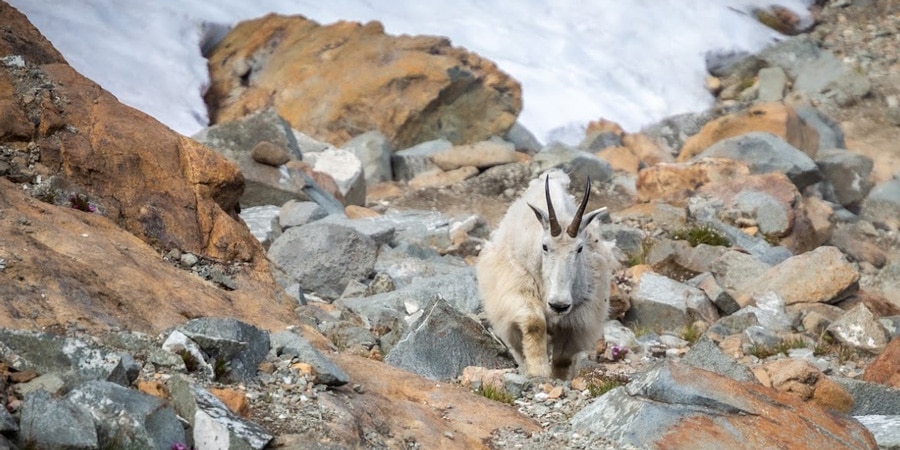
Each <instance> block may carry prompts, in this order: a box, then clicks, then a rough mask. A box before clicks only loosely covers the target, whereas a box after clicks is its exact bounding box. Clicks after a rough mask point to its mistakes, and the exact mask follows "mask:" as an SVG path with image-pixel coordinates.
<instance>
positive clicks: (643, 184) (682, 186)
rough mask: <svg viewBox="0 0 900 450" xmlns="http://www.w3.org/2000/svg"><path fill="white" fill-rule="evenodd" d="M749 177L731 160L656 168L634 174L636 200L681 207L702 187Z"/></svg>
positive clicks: (742, 168)
mask: <svg viewBox="0 0 900 450" xmlns="http://www.w3.org/2000/svg"><path fill="white" fill-rule="evenodd" d="M749 173H750V169H749V168H747V165H746V164H744V163H742V162H740V161H735V160H732V159H719V158H704V159H701V160H700V161H695V162H690V163H672V164H657V165H655V166H652V167H648V168H646V169H643V170H641V171H640V172H638V179H637V199H638V201H640V202H650V201H663V202H667V203H672V204H678V205H682V204H684V203H685V201H686V200H687V199H688V198H689V197H690V196H691V195H693V194H694V193H695V192H696V190H697V189H700V188H701V187H702V186H704V185H707V184H711V183H717V182H725V181H727V180H733V179H735V178H740V177H745V176H746V175H748V174H749Z"/></svg>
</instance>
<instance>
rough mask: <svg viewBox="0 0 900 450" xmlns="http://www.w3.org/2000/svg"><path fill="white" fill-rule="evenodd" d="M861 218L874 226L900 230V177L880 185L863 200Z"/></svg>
mask: <svg viewBox="0 0 900 450" xmlns="http://www.w3.org/2000/svg"><path fill="white" fill-rule="evenodd" d="M860 217H862V218H863V219H865V220H868V221H869V222H872V223H874V224H879V225H882V226H886V227H890V228H891V229H893V230H897V229H900V177H897V176H896V175H895V176H894V178H891V179H890V180H887V181H884V182H882V183H879V184H878V185H877V186H875V187H874V188H873V189H872V190H871V191H870V192H869V195H868V196H867V197H866V199H865V200H863V203H862V208H861V209H860Z"/></svg>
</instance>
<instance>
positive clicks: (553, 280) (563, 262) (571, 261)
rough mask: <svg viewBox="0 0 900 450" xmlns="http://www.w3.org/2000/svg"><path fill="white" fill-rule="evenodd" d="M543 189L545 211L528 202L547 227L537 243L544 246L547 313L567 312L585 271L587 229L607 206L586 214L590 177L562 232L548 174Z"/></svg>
mask: <svg viewBox="0 0 900 450" xmlns="http://www.w3.org/2000/svg"><path fill="white" fill-rule="evenodd" d="M544 193H545V196H546V198H547V213H546V214H545V213H544V211H542V210H541V209H538V208H536V207H535V206H533V205H531V204H529V205H528V206H529V207H531V210H532V211H534V215H535V216H536V217H537V219H538V220H539V221H540V222H541V225H543V227H544V233H543V236H542V237H541V241H540V242H537V243H536V244H537V245H540V246H541V274H542V276H543V285H544V290H543V295H544V301H545V305H544V307H545V309H546V310H547V312H548V313H552V314H557V315H565V314H566V313H568V312H569V311H571V310H572V306H573V303H577V302H578V301H579V299H576V298H575V296H573V287H574V286H575V283H576V281H577V279H578V277H580V276H581V277H583V276H585V272H586V268H585V264H586V259H585V256H586V255H585V254H584V253H585V252H584V250H585V247H586V244H587V242H586V237H585V229H587V226H588V225H590V223H591V221H593V220H594V218H596V217H597V216H599V215H601V214H604V213H606V208H605V207H604V208H600V209H597V210H594V211H591V212H589V213H587V214H585V212H584V209H585V207H586V206H587V203H588V198H589V197H590V194H591V180H590V179H588V180H587V183H586V185H585V190H584V197H582V199H581V204H580V205H579V206H578V210H577V211H576V212H575V215H574V216H573V217H572V222H571V223H569V225H568V226H567V227H566V229H565V232H563V230H562V227H561V226H560V224H559V220H558V219H557V218H556V212H555V211H554V209H553V202H552V201H551V200H550V179H549V177H548V178H547V179H546V181H545V182H544Z"/></svg>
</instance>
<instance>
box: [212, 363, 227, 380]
mask: <svg viewBox="0 0 900 450" xmlns="http://www.w3.org/2000/svg"><path fill="white" fill-rule="evenodd" d="M229 373H231V364H230V363H229V362H228V361H227V360H226V359H225V358H216V359H214V360H213V379H215V380H221V379H223V378H225V377H226V376H228V374H229Z"/></svg>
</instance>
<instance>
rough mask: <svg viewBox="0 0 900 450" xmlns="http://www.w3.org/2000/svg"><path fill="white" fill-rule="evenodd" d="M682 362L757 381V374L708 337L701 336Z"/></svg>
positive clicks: (743, 379) (727, 375)
mask: <svg viewBox="0 0 900 450" xmlns="http://www.w3.org/2000/svg"><path fill="white" fill-rule="evenodd" d="M681 362H683V363H684V364H687V365H689V366H694V367H696V368H698V369H704V370H708V371H710V372H715V373H717V374H719V375H724V376H726V377H728V378H732V379H735V380H738V381H747V382H755V381H756V376H754V375H753V372H751V371H750V369H749V368H747V366H744V365H742V364H740V363H738V362H737V360H735V359H734V358H732V357H730V356H728V355H726V354H725V352H723V351H722V349H720V348H719V346H718V345H716V343H715V342H713V341H712V340H711V339H710V338H708V337H705V336H704V337H701V338H700V340H698V341H697V342H696V343H695V344H694V345H693V346H692V347H691V349H690V350H688V352H687V353H686V354H685V355H684V357H683V358H682V359H681Z"/></svg>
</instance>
